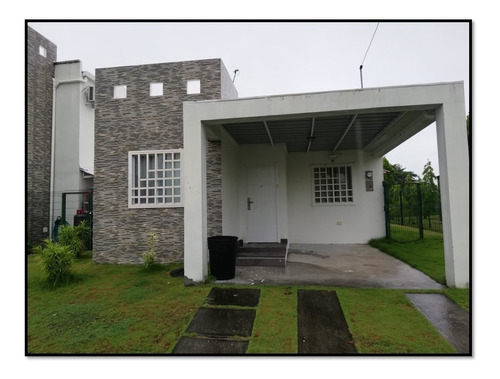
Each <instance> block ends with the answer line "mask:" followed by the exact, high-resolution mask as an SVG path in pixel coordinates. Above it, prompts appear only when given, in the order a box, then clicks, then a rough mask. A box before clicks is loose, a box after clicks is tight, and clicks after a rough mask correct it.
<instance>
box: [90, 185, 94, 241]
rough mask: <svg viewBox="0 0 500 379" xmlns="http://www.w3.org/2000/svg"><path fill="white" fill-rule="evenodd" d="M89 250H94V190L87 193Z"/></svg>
mask: <svg viewBox="0 0 500 379" xmlns="http://www.w3.org/2000/svg"><path fill="white" fill-rule="evenodd" d="M89 228H90V248H91V249H93V248H94V190H93V189H92V190H90V191H89Z"/></svg>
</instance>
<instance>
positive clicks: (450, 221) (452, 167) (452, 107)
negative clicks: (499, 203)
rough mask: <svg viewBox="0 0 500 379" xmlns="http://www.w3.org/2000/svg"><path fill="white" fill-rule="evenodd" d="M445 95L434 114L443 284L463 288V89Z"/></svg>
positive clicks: (465, 238) (466, 180)
mask: <svg viewBox="0 0 500 379" xmlns="http://www.w3.org/2000/svg"><path fill="white" fill-rule="evenodd" d="M449 91H450V93H449V97H447V101H446V102H445V103H444V104H443V105H442V106H441V107H439V108H438V109H437V111H436V133H437V142H438V154H439V174H440V185H441V208H442V214H443V239H444V255H445V264H446V283H447V285H448V286H450V287H457V288H467V287H468V286H469V252H470V250H469V249H470V246H469V238H470V236H469V230H470V229H469V159H468V147H467V132H466V127H465V117H466V116H465V105H464V94H463V86H452V87H450V88H449ZM448 99H449V100H448Z"/></svg>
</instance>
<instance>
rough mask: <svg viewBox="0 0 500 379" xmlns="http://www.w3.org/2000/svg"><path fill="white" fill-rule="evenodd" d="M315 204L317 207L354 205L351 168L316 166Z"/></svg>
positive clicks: (314, 176) (314, 178)
mask: <svg viewBox="0 0 500 379" xmlns="http://www.w3.org/2000/svg"><path fill="white" fill-rule="evenodd" d="M313 203H314V204H315V205H321V204H326V205H328V204H349V203H351V204H352V203H354V196H353V189H352V169H351V167H350V166H328V165H325V166H314V167H313Z"/></svg>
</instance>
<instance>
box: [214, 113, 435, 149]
mask: <svg viewBox="0 0 500 379" xmlns="http://www.w3.org/2000/svg"><path fill="white" fill-rule="evenodd" d="M432 122H434V112H433V109H418V110H391V111H386V112H380V111H378V112H365V113H356V114H338V115H326V116H325V115H312V116H309V115H308V116H307V117H305V116H300V117H296V118H293V117H287V116H283V118H272V119H262V118H259V119H254V120H248V119H247V120H244V121H238V120H231V122H221V125H222V126H223V127H224V128H225V129H226V131H227V132H228V133H229V134H230V135H231V136H232V137H233V138H234V140H235V141H236V142H237V143H238V144H240V145H246V144H272V145H276V144H286V146H287V149H288V151H289V152H309V151H331V152H334V151H336V150H366V151H371V152H374V151H377V150H379V151H378V153H383V154H385V153H386V151H380V150H381V146H382V145H383V148H382V150H387V149H389V150H388V151H390V149H392V148H394V147H395V146H397V145H398V144H400V143H401V142H403V140H406V139H408V138H410V137H411V136H412V135H414V134H416V133H418V132H419V131H420V130H422V129H423V128H424V127H426V126H428V125H429V124H431V123H432ZM392 145H395V146H392Z"/></svg>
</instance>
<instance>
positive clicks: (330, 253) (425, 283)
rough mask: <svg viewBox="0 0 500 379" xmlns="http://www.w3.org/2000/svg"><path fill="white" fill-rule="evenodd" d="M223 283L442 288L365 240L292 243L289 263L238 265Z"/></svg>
mask: <svg viewBox="0 0 500 379" xmlns="http://www.w3.org/2000/svg"><path fill="white" fill-rule="evenodd" d="M221 283H222V281H221ZM224 283H232V284H245V285H314V286H334V287H348V288H392V289H419V290H424V289H441V288H443V286H442V285H440V284H439V283H437V282H436V281H434V280H433V279H431V278H430V277H428V276H427V275H425V274H424V273H422V272H420V271H418V270H416V269H414V268H412V267H410V266H409V265H407V264H406V263H404V262H402V261H400V260H399V259H396V258H394V257H391V256H390V255H388V254H386V253H383V252H381V251H380V250H378V249H376V248H374V247H371V246H370V245H363V244H340V245H326V244H291V245H290V247H289V250H288V262H287V265H286V267H259V266H247V267H237V268H236V276H235V278H234V279H231V280H228V281H224Z"/></svg>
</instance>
